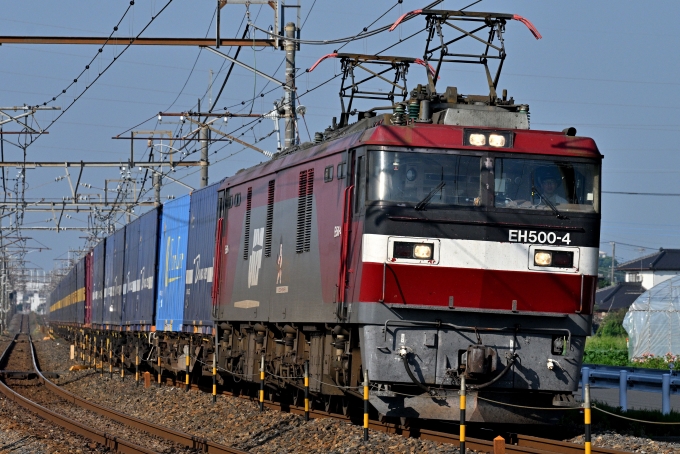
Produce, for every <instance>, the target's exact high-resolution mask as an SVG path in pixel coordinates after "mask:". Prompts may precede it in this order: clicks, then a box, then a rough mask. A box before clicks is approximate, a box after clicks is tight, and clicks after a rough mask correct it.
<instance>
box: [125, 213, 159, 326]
mask: <svg viewBox="0 0 680 454" xmlns="http://www.w3.org/2000/svg"><path fill="white" fill-rule="evenodd" d="M158 214H159V209H158V208H154V209H152V210H151V211H149V212H147V213H145V214H143V215H142V216H140V217H139V218H137V219H136V220H134V221H133V222H131V223H130V224H128V226H127V228H126V233H125V282H124V284H123V324H124V325H134V326H135V329H142V330H147V329H148V328H150V326H151V325H152V324H153V318H154V308H155V301H156V291H155V290H156V288H155V275H156V256H157V251H158V237H157V233H158Z"/></svg>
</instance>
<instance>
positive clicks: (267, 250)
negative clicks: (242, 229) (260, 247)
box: [264, 180, 274, 257]
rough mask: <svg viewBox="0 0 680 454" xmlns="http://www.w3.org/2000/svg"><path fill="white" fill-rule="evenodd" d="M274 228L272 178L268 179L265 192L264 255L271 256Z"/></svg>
mask: <svg viewBox="0 0 680 454" xmlns="http://www.w3.org/2000/svg"><path fill="white" fill-rule="evenodd" d="M273 228H274V180H270V181H269V192H268V194H267V224H266V226H265V230H264V256H265V257H271V256H272V230H273Z"/></svg>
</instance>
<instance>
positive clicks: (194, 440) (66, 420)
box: [0, 317, 244, 454]
mask: <svg viewBox="0 0 680 454" xmlns="http://www.w3.org/2000/svg"><path fill="white" fill-rule="evenodd" d="M24 318H27V317H24ZM26 323H27V322H24V320H22V324H21V331H22V332H20V333H18V334H16V335H15V337H14V340H13V342H11V343H10V344H9V345H8V346H7V348H6V349H5V351H4V352H3V353H2V356H0V369H1V370H0V374H1V375H2V377H3V380H2V381H0V392H2V393H3V394H4V395H5V396H6V397H7V398H8V399H10V400H12V401H14V402H15V403H17V404H18V405H19V406H21V407H23V408H25V409H27V410H29V411H31V412H33V413H35V414H37V415H39V416H41V417H42V418H44V419H46V420H47V421H50V422H52V423H54V424H56V425H58V426H61V427H63V428H64V429H67V430H69V431H71V432H73V433H76V434H78V435H81V436H83V437H85V438H87V439H90V440H92V441H93V442H95V443H98V444H100V445H102V446H105V447H106V448H108V449H111V450H113V451H116V452H122V453H155V452H158V451H159V450H165V449H167V448H168V446H159V443H158V442H154V440H151V441H149V440H148V438H149V435H150V436H152V437H154V438H157V439H160V440H162V442H163V443H165V444H166V445H167V444H169V443H170V444H171V445H170V446H169V447H170V448H171V449H173V452H206V453H217V454H244V451H241V450H238V449H234V448H231V447H229V446H223V445H219V444H216V443H212V442H210V441H208V440H205V439H201V438H199V437H195V436H192V435H189V434H186V433H183V432H179V431H176V430H174V429H171V428H168V427H163V426H160V425H156V424H153V423H150V422H148V421H144V420H141V419H138V418H133V417H130V416H127V415H125V414H123V413H120V412H118V411H115V410H112V409H110V408H106V407H103V406H101V405H97V404H95V403H92V402H89V401H86V400H85V399H82V398H80V397H78V396H75V395H73V394H71V393H69V392H67V391H65V390H64V389H62V388H60V387H58V386H57V385H55V384H54V383H52V382H51V381H50V380H48V379H47V378H46V377H45V375H44V374H42V373H41V372H40V370H39V367H38V365H37V361H36V356H35V349H34V347H33V344H32V340H31V338H30V335H29V334H27V333H26V332H27V331H28V326H27V324H26ZM34 376H35V377H36V378H34V379H31V378H30V377H34ZM27 380H31V381H32V383H27ZM12 388H23V390H24V393H23V394H28V392H27V389H29V388H30V395H31V398H28V397H26V396H25V395H22V393H20V392H18V391H16V390H15V389H12ZM47 394H50V395H51V396H52V397H51V402H50V397H48V396H47ZM38 400H40V401H41V402H37V401H38ZM48 406H53V407H54V406H58V407H59V408H60V409H61V410H64V409H66V407H71V408H70V411H68V409H67V411H66V412H64V411H55V410H53V409H50V408H47V407H48ZM73 408H75V409H77V411H80V412H88V413H90V412H91V413H94V414H96V415H97V418H96V419H92V418H85V419H90V420H92V421H95V422H96V425H97V426H98V427H107V428H109V427H115V428H120V426H121V425H122V426H125V427H127V428H130V429H131V431H128V433H129V434H130V435H132V436H130V437H128V438H133V437H134V438H135V439H136V440H145V441H146V442H147V443H145V444H147V445H149V446H151V447H149V446H143V445H142V444H139V443H137V442H133V441H130V439H126V438H123V437H120V436H118V435H116V434H114V433H112V432H111V431H106V432H105V431H102V430H100V429H98V428H96V427H94V426H93V425H92V424H91V423H90V424H88V423H84V422H81V421H77V420H76V419H78V418H76V417H74V416H73ZM65 413H70V414H65ZM140 433H143V434H148V435H140ZM172 445H174V446H172ZM178 445H179V446H178ZM178 448H179V449H178Z"/></svg>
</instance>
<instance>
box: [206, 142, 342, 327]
mask: <svg viewBox="0 0 680 454" xmlns="http://www.w3.org/2000/svg"><path fill="white" fill-rule="evenodd" d="M344 162H345V158H344V154H342V153H336V154H334V155H331V156H328V157H325V158H323V159H316V160H314V161H309V162H302V163H300V164H298V165H296V166H291V167H290V168H286V169H283V170H280V171H278V172H276V173H275V174H272V173H270V174H268V175H267V174H266V175H263V176H261V177H259V178H257V179H254V180H252V181H249V182H247V183H244V184H241V185H237V186H234V187H231V188H230V189H229V197H230V198H231V199H232V202H231V208H229V209H228V210H227V226H226V228H225V230H226V232H227V238H226V245H225V246H226V247H227V248H228V251H229V252H228V253H227V254H226V255H225V257H226V260H225V262H224V263H225V265H224V266H223V273H224V274H223V279H224V281H223V282H224V286H223V288H222V289H221V290H220V295H221V298H220V308H219V312H218V315H217V318H218V319H222V320H269V321H282V322H283V321H293V322H294V321H307V322H320V321H324V322H325V321H334V320H336V312H335V311H336V308H335V306H334V305H333V304H332V303H334V302H336V301H337V286H338V273H339V263H340V262H339V257H340V246H341V236H340V228H341V225H342V210H341V207H342V203H343V200H344V193H345V188H346V179H345V178H340V179H338V178H337V169H338V165H339V164H343V165H345V164H344ZM342 171H343V177H344V172H346V170H344V168H342ZM249 191H250V192H249ZM249 193H250V196H249V195H248V194H249ZM236 197H238V198H239V199H240V205H239V206H236V205H235V202H234V200H235V198H236ZM249 200H250V202H249ZM249 206H250V209H249V208H248V207H249ZM240 232H246V233H245V234H240ZM222 249H223V252H224V249H225V248H224V247H223V248H222ZM223 260H224V258H223ZM301 270H304V272H301ZM227 295H230V296H229V297H228V296H227Z"/></svg>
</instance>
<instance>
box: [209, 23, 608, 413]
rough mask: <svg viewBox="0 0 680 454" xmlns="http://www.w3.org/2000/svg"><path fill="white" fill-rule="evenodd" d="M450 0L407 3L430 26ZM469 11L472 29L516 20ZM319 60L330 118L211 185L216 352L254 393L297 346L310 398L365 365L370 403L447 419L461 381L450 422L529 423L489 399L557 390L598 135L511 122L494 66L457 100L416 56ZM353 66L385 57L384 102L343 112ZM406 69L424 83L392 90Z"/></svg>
mask: <svg viewBox="0 0 680 454" xmlns="http://www.w3.org/2000/svg"><path fill="white" fill-rule="evenodd" d="M458 13H459V12H442V11H436V12H433V11H424V12H422V14H424V15H426V16H427V19H428V24H431V25H432V29H433V30H434V29H436V25H437V23H441V21H446V20H451V19H452V18H454V17H458V16H456V15H457V14H458ZM475 14H476V16H473V17H476V18H477V19H478V20H480V21H481V22H482V23H484V24H486V25H488V26H489V27H490V28H491V33H490V38H489V41H492V39H493V38H494V36H495V37H498V36H500V31H502V30H504V28H503V26H504V25H505V21H506V20H509V19H511V18H516V17H515V16H512V15H499V14H490V13H475ZM469 18H470V15H467V14H466V19H469ZM437 21H439V22H437ZM494 33H495V35H494ZM430 36H434V32H432V33H431V34H430ZM539 36H540V35H539ZM488 49H489V48H488V47H487V49H486V51H485V52H488ZM435 50H439V51H440V52H448V50H444V49H443V48H442V46H440V47H435ZM430 53H431V52H430ZM426 55H428V52H426ZM485 55H486V56H488V54H485ZM502 56H504V53H503V54H502ZM327 57H332V58H339V59H340V60H341V64H342V71H343V84H342V88H341V96H345V98H346V99H345V100H344V101H348V102H347V104H345V103H343V112H342V115H341V117H340V121H339V123H336V121H335V120H334V125H333V126H332V127H330V128H329V129H327V130H326V131H325V132H324V133H323V134H317V137H316V139H317V140H316V142H317V143H306V144H303V145H300V146H298V147H295V148H293V149H289V150H284V152H282V153H279V154H277V155H275V157H274V159H273V160H272V161H270V162H267V163H265V164H262V165H259V166H256V167H254V168H252V169H247V170H244V171H242V172H240V173H239V174H237V175H236V176H234V177H231V178H228V179H226V180H225V181H224V182H223V184H222V186H221V187H220V192H219V196H218V198H219V200H220V207H219V214H218V218H219V219H220V221H219V222H220V226H221V227H220V230H219V233H218V247H217V250H218V251H219V254H218V255H217V256H216V262H215V263H216V266H217V271H216V276H217V281H216V285H217V286H216V288H215V300H214V304H215V320H216V327H217V342H218V350H219V351H218V358H219V364H220V367H221V368H223V369H224V370H228V371H230V373H233V374H237V375H242V376H245V377H249V376H253V377H254V376H256V374H257V371H258V370H259V367H260V365H261V363H262V361H263V362H264V364H265V368H266V370H267V371H268V372H269V374H271V376H272V378H271V379H270V381H269V383H270V386H271V389H283V388H288V389H293V390H295V389H298V390H299V389H301V381H300V377H301V376H302V371H303V364H304V363H305V361H309V374H310V386H311V390H312V392H313V393H315V395H317V396H318V398H319V399H320V400H322V401H323V402H325V405H326V408H327V409H328V408H331V407H333V405H334V404H333V402H334V401H335V402H336V404H337V405H340V404H342V405H343V407H346V406H347V401H348V399H349V398H350V397H351V396H357V394H356V392H355V391H353V390H354V389H356V387H358V386H360V385H361V384H362V382H363V380H364V378H365V377H364V373H366V372H367V376H368V378H369V380H370V382H371V384H372V385H374V392H372V394H371V398H370V401H371V404H372V405H373V406H374V407H375V408H376V409H377V410H378V412H379V413H380V414H382V415H387V416H395V417H397V416H398V417H420V418H429V419H442V420H450V419H457V418H458V417H459V412H458V411H457V408H458V394H457V390H458V387H459V383H460V378H461V377H462V376H465V377H466V381H467V383H468V384H469V388H470V391H471V394H470V397H469V398H468V402H469V404H468V413H467V417H468V419H470V420H472V421H505V422H509V421H514V422H527V421H531V422H539V421H540V422H546V421H547V420H546V419H544V416H545V415H543V414H540V415H539V413H538V412H534V411H524V412H523V411H522V410H518V409H517V408H513V407H512V406H506V405H504V404H511V405H512V404H521V405H522V406H527V405H529V406H536V407H551V406H552V405H570V404H571V403H573V398H572V392H573V391H575V390H576V389H577V386H578V380H579V374H580V366H581V362H582V353H583V348H584V345H585V338H586V336H588V335H589V334H590V331H591V313H592V307H593V301H594V295H595V290H596V285H597V260H598V245H599V228H600V227H599V226H600V174H601V159H602V155H601V154H600V153H599V151H598V149H597V146H596V145H595V143H594V141H593V140H592V139H589V138H585V137H578V136H576V131H575V129H574V128H567V129H566V130H564V131H561V132H552V131H534V130H530V129H529V125H530V118H529V106H528V105H525V104H517V103H515V102H514V100H513V99H512V98H510V99H508V98H507V95H506V94H505V93H503V94H502V95H501V96H498V95H497V94H496V91H495V90H496V84H497V77H496V79H495V83H494V81H493V80H492V78H489V81H490V82H489V87H490V94H489V95H469V96H464V95H462V94H459V93H458V90H457V89H456V88H455V87H448V88H446V89H445V90H443V91H442V92H437V91H436V86H435V84H436V81H437V78H438V74H439V66H437V68H434V67H432V66H430V65H429V64H428V62H427V61H423V60H418V59H408V58H400V57H386V56H368V55H357V54H337V53H334V54H331V55H329V56H326V57H324V58H327ZM442 60H444V59H443V58H442V59H440V60H439V61H440V63H441V61H442ZM480 61H481V62H482V63H483V64H484V66H485V68H487V64H486V62H487V59H486V58H483V59H480ZM370 64H374V65H377V66H380V65H382V67H383V68H384V67H388V68H390V69H392V70H393V71H394V73H395V78H394V81H395V83H393V84H392V92H391V93H389V94H388V95H387V99H388V100H390V96H392V97H395V95H397V96H398V95H403V101H402V102H397V103H395V104H392V105H390V106H387V107H386V108H371V109H367V110H365V111H358V110H356V109H355V111H352V102H354V101H356V100H357V99H358V98H360V97H361V95H362V94H368V96H366V97H375V95H376V92H368V91H365V92H364V91H362V90H361V87H359V84H358V83H357V79H356V78H355V75H354V71H355V70H356V69H357V68H360V67H361V68H362V69H364V68H365V67H367V66H368V65H370ZM409 65H411V66H413V65H422V66H425V68H426V70H425V72H426V74H427V77H428V83H427V84H426V85H419V86H417V87H416V88H415V89H414V90H412V91H411V92H409V93H408V96H407V95H406V93H405V92H403V91H402V92H399V90H400V89H401V90H403V87H404V86H405V74H406V73H407V70H408V67H409ZM499 71H500V68H499ZM369 72H371V71H369ZM488 73H489V71H488V68H487V74H488ZM371 74H384V72H380V70H379V69H375V70H373V71H372V72H371ZM402 79H403V82H404V85H403V86H400V85H399V82H401V81H402ZM395 87H398V88H396V89H395ZM395 90H396V91H397V92H396V93H395ZM345 106H347V107H345ZM386 109H389V110H390V111H391V112H389V113H381V114H378V113H379V112H380V111H381V110H386ZM352 114H357V115H358V121H357V122H356V123H353V124H349V119H350V117H351V115H352ZM269 374H268V375H269Z"/></svg>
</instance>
